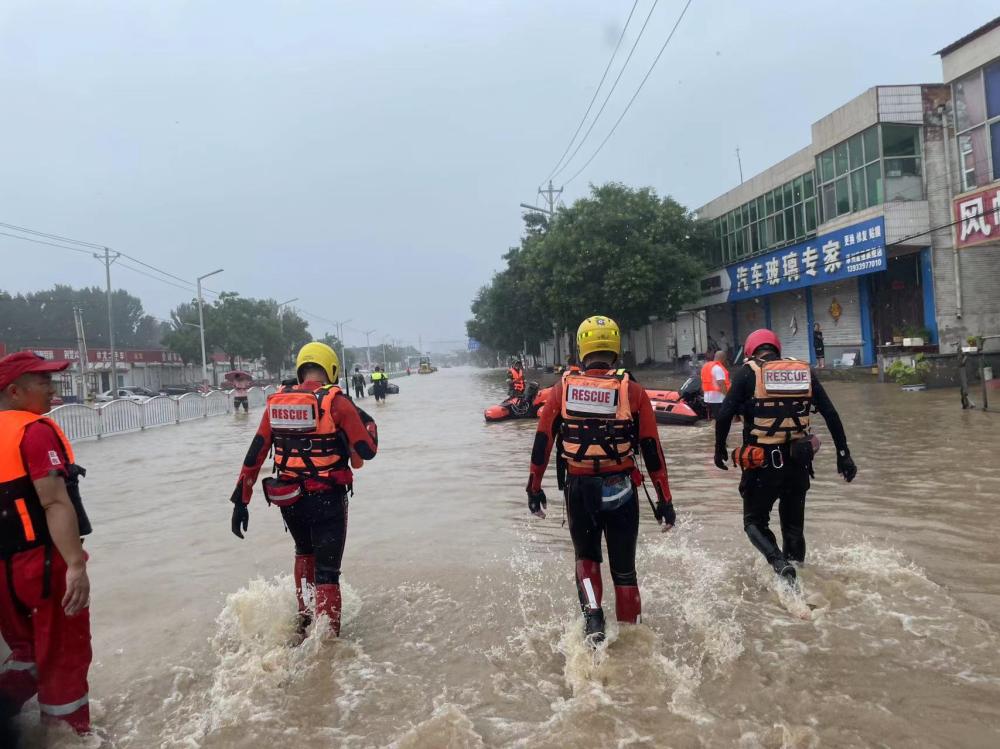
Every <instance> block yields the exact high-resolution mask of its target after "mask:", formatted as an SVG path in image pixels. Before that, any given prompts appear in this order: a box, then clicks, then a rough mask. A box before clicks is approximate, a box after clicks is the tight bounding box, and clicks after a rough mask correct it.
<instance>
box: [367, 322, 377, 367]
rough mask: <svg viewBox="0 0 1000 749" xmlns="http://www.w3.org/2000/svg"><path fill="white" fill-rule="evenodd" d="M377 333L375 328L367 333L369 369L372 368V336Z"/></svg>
mask: <svg viewBox="0 0 1000 749" xmlns="http://www.w3.org/2000/svg"><path fill="white" fill-rule="evenodd" d="M374 332H375V328H372V329H371V330H366V331H365V359H366V360H367V362H368V369H369V370H370V369H371V368H372V342H371V334H372V333H374Z"/></svg>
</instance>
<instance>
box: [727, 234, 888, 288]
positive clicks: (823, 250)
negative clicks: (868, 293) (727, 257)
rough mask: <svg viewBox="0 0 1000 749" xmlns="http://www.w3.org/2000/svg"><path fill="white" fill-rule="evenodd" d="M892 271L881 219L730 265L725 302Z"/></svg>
mask: <svg viewBox="0 0 1000 749" xmlns="http://www.w3.org/2000/svg"><path fill="white" fill-rule="evenodd" d="M886 267H887V257H886V248H885V219H884V218H883V217H882V216H879V217H878V218H874V219H871V220H869V221H862V222H861V223H857V224H852V225H851V226H845V227H844V228H842V229H837V230H836V231H832V232H829V233H827V234H821V235H819V236H818V237H816V238H814V239H810V240H807V241H805V242H800V243H799V244H793V245H789V246H788V247H784V248H782V249H780V250H775V251H774V252H770V253H768V254H767V255H760V256H758V257H753V258H749V259H747V260H746V261H744V262H742V263H738V264H736V265H730V266H727V267H726V274H727V275H728V277H729V279H728V280H729V294H728V296H727V298H726V300H725V301H729V302H735V301H739V300H741V299H752V298H753V297H758V296H763V295H765V294H776V293H778V292H780V291H794V290H795V289H802V288H805V287H807V286H815V285H816V284H821V283H830V282H833V281H841V280H843V279H845V278H851V277H853V276H863V275H865V274H868V273H877V272H878V271H883V270H885V269H886Z"/></svg>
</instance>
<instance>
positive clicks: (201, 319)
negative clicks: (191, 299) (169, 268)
mask: <svg viewBox="0 0 1000 749" xmlns="http://www.w3.org/2000/svg"><path fill="white" fill-rule="evenodd" d="M216 273H222V268H219V269H218V270H213V271H212V272H211V273H206V274H205V275H204V276H198V327H199V328H201V384H202V386H203V387H204V388H205V391H206V392H208V357H207V356H206V355H205V315H204V313H203V312H202V309H201V307H202V300H201V282H202V281H203V280H204V279H206V278H208V277H209V276H214V275H215V274H216Z"/></svg>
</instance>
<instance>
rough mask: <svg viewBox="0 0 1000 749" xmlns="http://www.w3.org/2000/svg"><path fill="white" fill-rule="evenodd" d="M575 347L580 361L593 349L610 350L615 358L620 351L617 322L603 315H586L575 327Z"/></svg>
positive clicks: (620, 341) (591, 352) (620, 344)
mask: <svg viewBox="0 0 1000 749" xmlns="http://www.w3.org/2000/svg"><path fill="white" fill-rule="evenodd" d="M576 347H577V349H579V352H580V361H581V362H582V361H583V359H584V357H586V356H587V355H588V354H593V353H594V352H595V351H610V352H611V353H613V354H614V355H615V358H616V359H617V358H618V356H619V354H621V352H622V337H621V331H620V330H619V329H618V323H616V322H615V321H614V320H612V319H611V318H610V317H604V316H603V315H594V316H593V317H588V318H587V319H586V320H584V321H583V322H582V323H580V327H579V328H577V329H576Z"/></svg>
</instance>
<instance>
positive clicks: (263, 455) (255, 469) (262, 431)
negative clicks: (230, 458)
mask: <svg viewBox="0 0 1000 749" xmlns="http://www.w3.org/2000/svg"><path fill="white" fill-rule="evenodd" d="M269 452H271V417H270V416H269V415H268V410H267V409H266V408H265V409H264V415H263V416H261V418H260V426H259V427H257V434H255V435H254V437H253V440H252V441H251V442H250V449H249V450H247V454H246V457H245V458H244V459H243V468H242V470H240V477H239V480H238V481H237V482H236V491H235V492H233V501H234V502H235V501H236V497H237V496H242V498H243V504H250V498H251V497H252V496H253V486H254V484H256V483H257V474H259V473H260V468H261V466H263V465H264V461H265V460H267V455H268V453H269ZM238 493H239V494H238Z"/></svg>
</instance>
